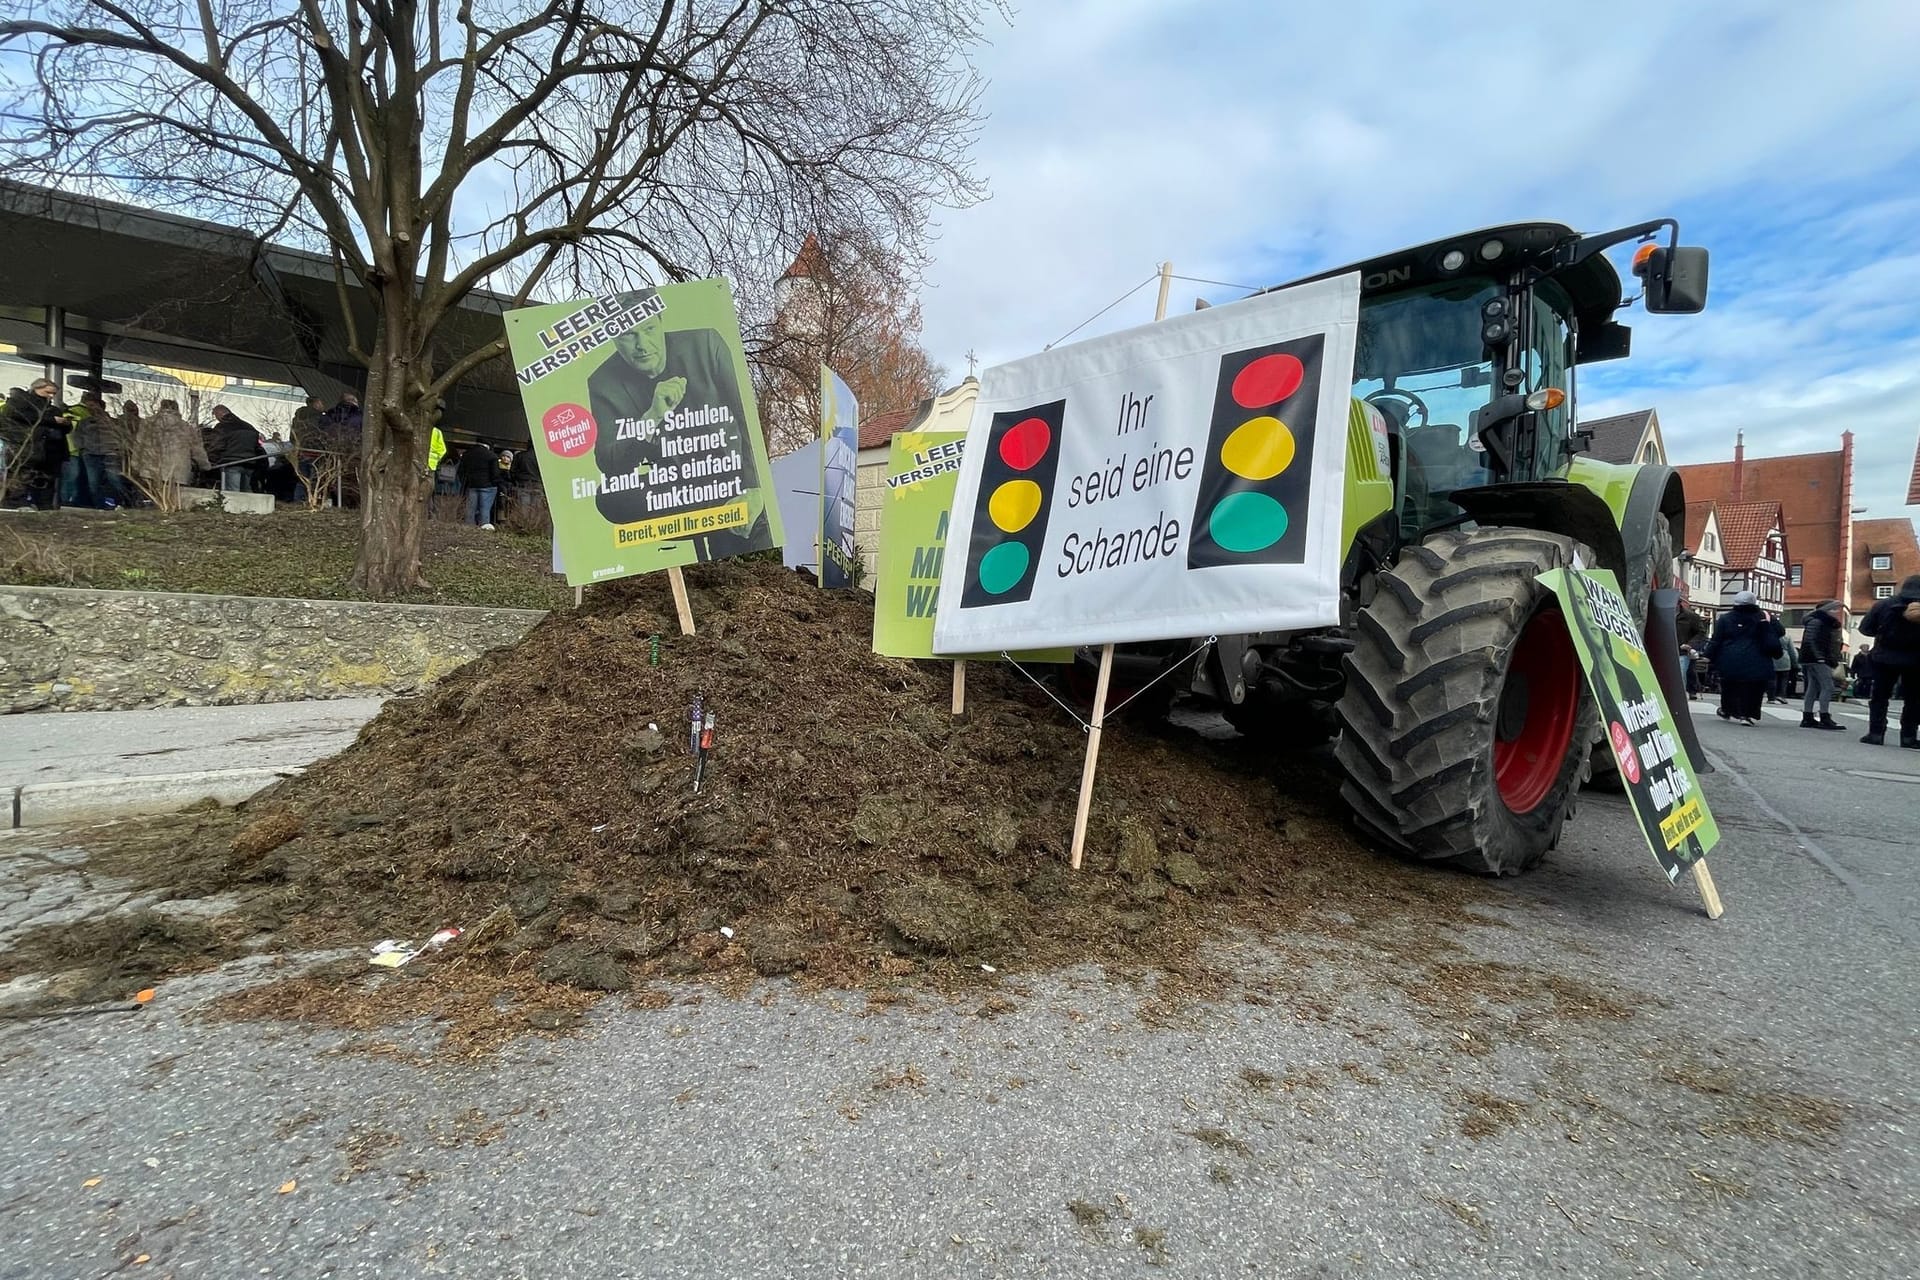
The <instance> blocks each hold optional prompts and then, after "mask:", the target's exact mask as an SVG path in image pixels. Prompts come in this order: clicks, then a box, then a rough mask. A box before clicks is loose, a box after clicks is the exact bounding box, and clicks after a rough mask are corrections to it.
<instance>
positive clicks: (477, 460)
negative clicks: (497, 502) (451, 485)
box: [460, 440, 500, 529]
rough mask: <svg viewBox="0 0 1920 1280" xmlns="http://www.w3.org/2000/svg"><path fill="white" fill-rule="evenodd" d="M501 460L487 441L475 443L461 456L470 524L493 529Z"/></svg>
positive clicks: (461, 474) (461, 469)
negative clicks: (495, 491)
mask: <svg viewBox="0 0 1920 1280" xmlns="http://www.w3.org/2000/svg"><path fill="white" fill-rule="evenodd" d="M499 474H500V462H499V459H497V458H495V457H494V456H493V450H492V449H491V448H489V447H488V446H487V445H486V443H485V442H484V441H480V440H475V441H474V442H473V443H472V444H470V445H468V446H467V451H466V452H465V453H463V454H461V455H460V483H461V485H462V486H464V487H465V488H466V491H467V523H468V524H477V525H479V526H480V527H481V528H482V529H491V528H493V497H494V490H495V489H496V488H498V487H499V484H500V481H499V479H498V477H499Z"/></svg>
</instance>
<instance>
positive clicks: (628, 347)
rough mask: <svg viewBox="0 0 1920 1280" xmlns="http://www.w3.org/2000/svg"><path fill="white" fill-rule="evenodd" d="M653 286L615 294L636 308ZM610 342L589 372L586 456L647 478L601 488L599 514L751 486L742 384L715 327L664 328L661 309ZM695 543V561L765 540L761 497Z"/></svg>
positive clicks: (725, 498) (683, 506) (727, 496)
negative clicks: (748, 513)
mask: <svg viewBox="0 0 1920 1280" xmlns="http://www.w3.org/2000/svg"><path fill="white" fill-rule="evenodd" d="M656 295H657V291H656V290H652V289H644V290H640V291H637V292H633V293H624V294H620V295H618V297H617V299H616V301H617V302H618V303H619V304H620V305H621V306H622V307H623V308H625V309H626V310H629V311H640V310H644V309H645V304H646V302H647V301H648V300H649V299H651V298H654V297H655V296H656ZM613 346H614V354H613V357H612V358H611V359H609V360H607V361H606V362H605V363H604V364H602V365H601V366H600V367H599V368H598V369H596V370H594V372H593V373H592V374H591V375H590V376H589V377H588V379H587V395H588V401H589V407H590V408H591V410H592V412H593V418H594V421H595V422H596V423H597V424H598V426H599V431H598V435H597V438H596V440H595V443H594V450H593V457H594V462H595V464H596V465H597V466H598V467H599V468H600V471H601V473H602V474H603V475H607V476H616V475H630V474H636V473H638V474H641V475H644V476H646V477H648V478H649V480H650V482H649V483H647V484H643V485H638V486H634V487H630V488H612V487H608V488H604V489H602V490H601V491H600V492H599V493H598V495H596V497H595V499H594V501H595V505H596V506H597V507H598V508H599V511H600V514H601V515H602V516H603V517H604V518H605V519H607V520H608V521H609V522H611V523H613V524H616V525H625V524H639V523H642V522H646V521H652V520H657V519H660V518H661V517H663V516H670V515H673V514H676V513H678V512H680V511H682V510H695V509H699V508H702V507H710V506H717V505H721V504H723V503H727V502H733V501H739V500H742V499H743V498H744V497H745V496H746V495H751V494H755V493H757V491H758V490H759V488H760V477H759V473H758V469H757V467H756V466H755V462H754V449H753V447H752V443H751V441H750V440H749V438H748V424H747V415H746V413H745V411H744V408H743V404H742V399H741V394H740V384H739V380H738V379H737V378H736V377H735V376H734V370H733V360H732V356H731V354H730V352H729V351H728V349H727V345H726V342H725V340H724V339H723V338H722V337H721V335H720V334H719V333H717V332H715V331H714V330H712V329H683V330H679V331H676V332H671V333H669V332H667V328H666V314H665V311H664V309H660V310H655V311H654V312H653V314H651V315H649V316H647V317H646V318H645V319H643V320H641V321H640V322H639V323H638V324H636V325H635V326H634V327H633V328H631V329H629V330H627V331H626V332H625V333H622V334H621V335H620V336H618V337H617V338H615V339H614V341H613ZM696 446H697V452H692V451H691V450H694V449H695V447H696ZM653 477H659V479H658V480H653ZM723 491H724V492H723ZM676 499H679V500H676ZM693 542H694V545H695V547H696V548H697V550H698V556H699V559H701V560H715V559H719V558H721V557H723V556H732V555H739V554H742V553H744V552H748V551H757V550H761V549H763V548H766V547H769V546H772V545H773V540H772V537H771V534H770V532H769V530H768V526H767V516H766V511H765V508H764V504H762V507H761V510H759V511H757V512H755V513H753V516H752V518H751V520H750V521H749V522H748V523H745V524H742V525H738V526H736V527H733V528H729V529H722V530H718V531H714V532H706V533H697V534H694V535H693Z"/></svg>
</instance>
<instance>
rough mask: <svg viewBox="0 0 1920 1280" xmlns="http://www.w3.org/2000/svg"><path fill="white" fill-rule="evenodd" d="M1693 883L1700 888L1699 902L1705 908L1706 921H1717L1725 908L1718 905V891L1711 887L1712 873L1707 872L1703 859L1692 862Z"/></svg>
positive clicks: (1705, 861) (1705, 862)
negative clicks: (1704, 905)
mask: <svg viewBox="0 0 1920 1280" xmlns="http://www.w3.org/2000/svg"><path fill="white" fill-rule="evenodd" d="M1693 882H1694V884H1696V885H1698V886H1699V888H1700V901H1702V902H1704V903H1705V904H1706V906H1707V919H1709V920H1718V919H1719V918H1720V917H1721V915H1722V914H1723V913H1724V912H1725V911H1726V908H1725V907H1723V906H1721V905H1720V891H1719V890H1718V889H1716V888H1714V887H1713V872H1711V871H1709V870H1707V860H1706V859H1705V858H1695V859H1694V860H1693Z"/></svg>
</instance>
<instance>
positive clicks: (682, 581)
mask: <svg viewBox="0 0 1920 1280" xmlns="http://www.w3.org/2000/svg"><path fill="white" fill-rule="evenodd" d="M667 583H668V584H669V585H670V586H672V588H673V610H674V612H675V613H677V614H679V615H680V634H681V635H683V636H690V635H692V634H693V606H692V605H690V604H688V603H687V575H685V574H684V573H681V572H680V566H679V565H675V566H673V568H671V569H669V570H667Z"/></svg>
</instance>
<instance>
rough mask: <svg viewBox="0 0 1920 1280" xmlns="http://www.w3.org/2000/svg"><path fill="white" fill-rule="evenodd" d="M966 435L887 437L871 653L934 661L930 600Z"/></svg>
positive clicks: (902, 434)
mask: <svg viewBox="0 0 1920 1280" xmlns="http://www.w3.org/2000/svg"><path fill="white" fill-rule="evenodd" d="M966 438H967V433H966V432H964V431H902V432H900V433H899V434H898V435H896V436H894V437H893V444H892V447H891V450H890V452H889V453H888V455H887V479H886V492H885V493H884V494H883V495H882V496H881V499H880V554H879V557H878V558H879V565H878V569H879V575H878V580H877V581H876V583H875V584H874V593H873V651H874V652H875V653H883V654H886V655H887V656H888V657H891V658H931V657H932V656H933V608H934V598H935V597H936V596H937V595H939V593H940V569H941V566H942V564H943V562H944V561H945V559H946V552H947V525H948V522H949V520H950V519H951V513H952V511H953V489H954V485H955V483H956V482H957V481H958V480H959V478H960V454H961V448H962V446H963V444H964V443H965V441H966Z"/></svg>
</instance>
